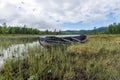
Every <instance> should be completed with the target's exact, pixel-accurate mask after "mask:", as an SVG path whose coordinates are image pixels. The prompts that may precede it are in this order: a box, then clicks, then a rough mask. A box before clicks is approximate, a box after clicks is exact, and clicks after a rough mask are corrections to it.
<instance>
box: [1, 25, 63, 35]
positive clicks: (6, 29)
mask: <svg viewBox="0 0 120 80" xmlns="http://www.w3.org/2000/svg"><path fill="white" fill-rule="evenodd" d="M0 34H40V35H57V34H61V33H60V31H59V32H52V31H49V30H46V31H40V30H38V29H33V28H27V27H26V26H24V27H18V26H7V25H6V24H5V23H4V24H3V25H2V26H0Z"/></svg>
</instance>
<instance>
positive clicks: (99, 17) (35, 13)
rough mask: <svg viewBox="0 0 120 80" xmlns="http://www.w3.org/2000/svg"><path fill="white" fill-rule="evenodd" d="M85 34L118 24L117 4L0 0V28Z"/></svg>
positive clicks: (105, 0) (103, 0) (78, 0)
mask: <svg viewBox="0 0 120 80" xmlns="http://www.w3.org/2000/svg"><path fill="white" fill-rule="evenodd" d="M4 22H6V23H7V25H11V26H23V25H27V26H28V27H32V28H38V29H40V30H46V29H48V30H54V29H56V30H81V29H84V30H88V29H93V28H94V27H104V26H108V25H109V24H112V23H114V22H116V23H118V22H120V0H0V25H2V24H3V23H4Z"/></svg>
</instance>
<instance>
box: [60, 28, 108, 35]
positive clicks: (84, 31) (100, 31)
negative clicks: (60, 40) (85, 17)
mask: <svg viewBox="0 0 120 80" xmlns="http://www.w3.org/2000/svg"><path fill="white" fill-rule="evenodd" d="M106 30H107V27H100V28H96V29H93V30H66V31H62V34H65V35H71V34H72V35H73V34H74V35H77V34H94V33H102V32H105V31H106Z"/></svg>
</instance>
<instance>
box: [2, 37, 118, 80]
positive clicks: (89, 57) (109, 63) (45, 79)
mask: <svg viewBox="0 0 120 80" xmlns="http://www.w3.org/2000/svg"><path fill="white" fill-rule="evenodd" d="M119 36H120V35H90V36H88V41H87V42H86V43H82V44H81V43H79V44H78V43H77V44H71V45H69V46H68V45H67V46H66V45H64V46H62V48H61V47H59V46H54V47H52V48H51V50H50V51H48V50H46V49H44V48H42V47H41V46H40V45H36V46H35V47H29V48H28V52H27V53H24V54H26V56H25V58H21V57H19V58H17V59H15V60H14V59H7V60H6V61H5V63H4V66H3V67H2V68H1V71H0V80H120V50H119V49H120V37H119Z"/></svg>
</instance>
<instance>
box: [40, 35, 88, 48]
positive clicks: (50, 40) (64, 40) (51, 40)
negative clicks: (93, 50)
mask: <svg viewBox="0 0 120 80" xmlns="http://www.w3.org/2000/svg"><path fill="white" fill-rule="evenodd" d="M86 41H87V35H80V36H68V37H55V36H46V37H39V43H40V44H41V45H42V46H44V47H46V46H51V45H54V44H71V43H75V42H78V43H84V42H86Z"/></svg>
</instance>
